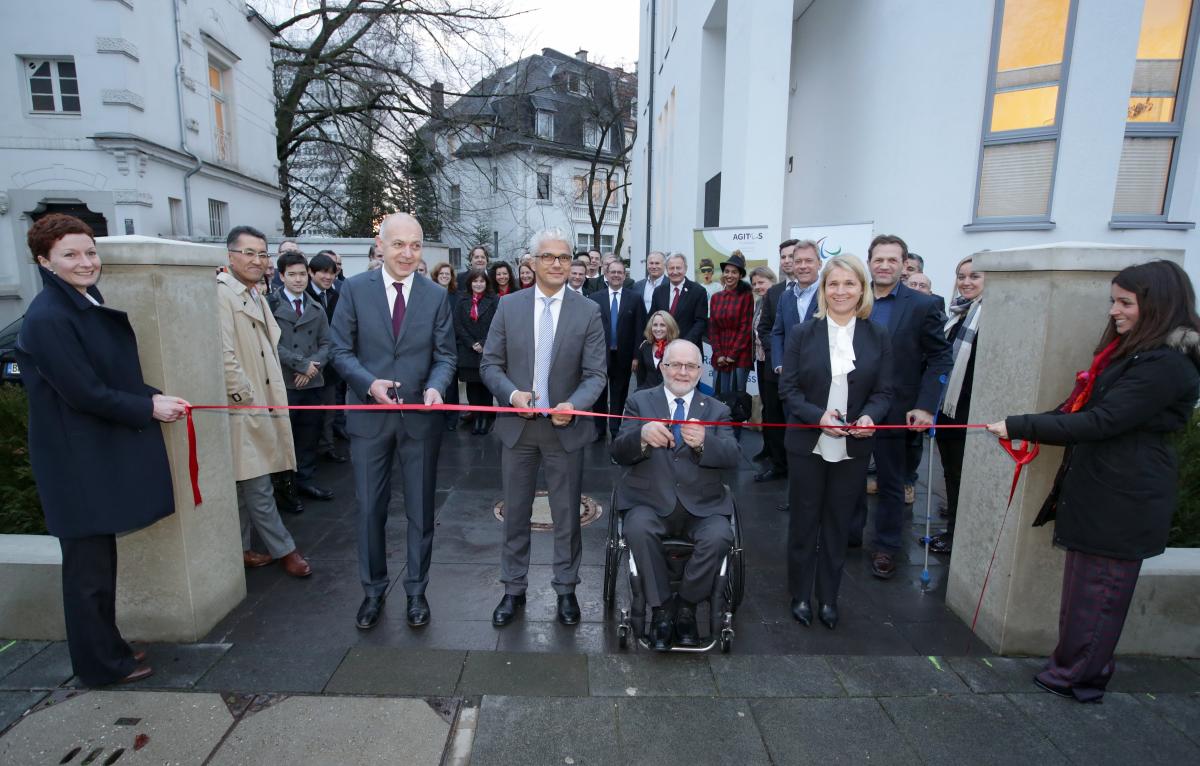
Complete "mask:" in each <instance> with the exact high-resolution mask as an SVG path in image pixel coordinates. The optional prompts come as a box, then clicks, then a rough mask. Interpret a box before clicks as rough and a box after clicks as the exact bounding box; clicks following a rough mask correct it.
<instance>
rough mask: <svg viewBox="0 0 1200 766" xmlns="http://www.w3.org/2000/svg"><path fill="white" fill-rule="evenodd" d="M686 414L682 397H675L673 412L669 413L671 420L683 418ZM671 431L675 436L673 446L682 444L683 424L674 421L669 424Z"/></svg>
mask: <svg viewBox="0 0 1200 766" xmlns="http://www.w3.org/2000/svg"><path fill="white" fill-rule="evenodd" d="M685 418H687V414H686V413H684V411H683V399H680V398H679V397H678V396H677V397H675V414H673V415H671V420H684V419H685ZM671 433H672V434H674V436H675V446H676V447H678V446H679V445H680V444H683V426H682V425H680V424H679V423H675V424H673V425H672V426H671Z"/></svg>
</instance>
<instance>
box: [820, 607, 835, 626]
mask: <svg viewBox="0 0 1200 766" xmlns="http://www.w3.org/2000/svg"><path fill="white" fill-rule="evenodd" d="M817 617H819V618H820V620H821V624H822V625H824V626H825V627H827V628H829V629H830V630H833V629H834V628H836V627H837V621H838V611H837V607H836V606H834V605H833V604H821V609H820V611H818V612H817Z"/></svg>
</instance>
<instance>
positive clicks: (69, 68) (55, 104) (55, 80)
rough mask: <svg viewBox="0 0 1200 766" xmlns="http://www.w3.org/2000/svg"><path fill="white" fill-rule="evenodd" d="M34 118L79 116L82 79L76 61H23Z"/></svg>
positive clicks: (30, 106) (30, 107)
mask: <svg viewBox="0 0 1200 766" xmlns="http://www.w3.org/2000/svg"><path fill="white" fill-rule="evenodd" d="M22 63H23V64H24V68H25V77H26V82H27V83H28V87H29V109H30V111H31V112H33V113H34V114H79V78H78V76H77V75H76V72H75V60H74V59H72V58H60V59H32V58H30V59H23V60H22Z"/></svg>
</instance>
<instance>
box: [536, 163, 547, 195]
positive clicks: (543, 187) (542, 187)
mask: <svg viewBox="0 0 1200 766" xmlns="http://www.w3.org/2000/svg"><path fill="white" fill-rule="evenodd" d="M535 182H536V184H537V201H538V202H549V201H550V166H549V165H542V166H541V167H539V168H538V169H537V178H536V179H535Z"/></svg>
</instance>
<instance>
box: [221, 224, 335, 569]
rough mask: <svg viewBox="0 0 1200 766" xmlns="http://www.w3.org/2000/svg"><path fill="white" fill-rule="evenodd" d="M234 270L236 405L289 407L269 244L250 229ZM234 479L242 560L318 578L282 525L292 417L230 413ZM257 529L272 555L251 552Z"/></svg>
mask: <svg viewBox="0 0 1200 766" xmlns="http://www.w3.org/2000/svg"><path fill="white" fill-rule="evenodd" d="M225 242H226V246H225V247H226V250H228V251H229V268H228V271H227V272H225V273H221V274H218V275H217V310H218V313H219V314H220V318H221V350H222V353H223V356H224V360H225V394H226V396H227V397H228V400H229V403H230V404H232V405H248V404H255V405H268V406H275V407H286V406H287V390H286V388H285V387H284V382H283V370H282V369H280V366H279V352H278V350H277V348H276V343H278V342H279V325H278V324H276V323H275V318H274V317H273V316H271V312H270V310H269V308H268V307H267V300H266V297H265V296H264V295H262V294H261V292H260V290H259V287H258V285H259V282H260V281H261V280H262V277H263V274H264V273H265V272H266V269H267V261H268V258H269V257H270V256H269V255H268V254H267V238H266V237H265V236H263V234H262V232H260V231H258V230H257V229H254V228H251V227H249V226H235V227H234V228H233V229H231V230H230V232H229V236H228V237H227V238H226V240H225ZM229 435H230V438H231V440H232V442H233V473H234V477H233V478H234V480H235V481H236V482H237V498H238V516H239V517H240V518H241V522H242V560H243V562H244V563H245V565H246V566H247V567H260V566H266V565H267V564H270V563H271V562H272V561H274V560H276V559H278V560H279V561H280V563H281V564H282V565H283V569H284V571H286V572H287V573H288V574H290V575H292V576H293V577H307V576H308V575H310V574H312V568H311V567H310V566H309V565H308V562H307V561H306V560H305V559H304V557H303V556H302V555H300V551H298V550H296V543H295V541H294V540H292V536H291V534H290V533H289V532H288V531H287V528H286V527H284V526H283V520H282V519H281V518H279V509H278V508H276V506H275V491H274V486H273V485H272V483H271V474H272V473H275V472H277V471H290V470H294V469H295V467H296V453H295V449H294V447H293V445H292V426H291V422H290V420H289V419H288V411H287V410H286V409H280V410H231V411H230V413H229ZM251 526H253V527H254V529H256V530H258V536H259V537H260V538H262V541H263V543H264V544H265V545H266V547H267V551H268V552H269V555H267V554H263V553H257V552H255V551H252V550H251V549H250V529H251Z"/></svg>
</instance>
